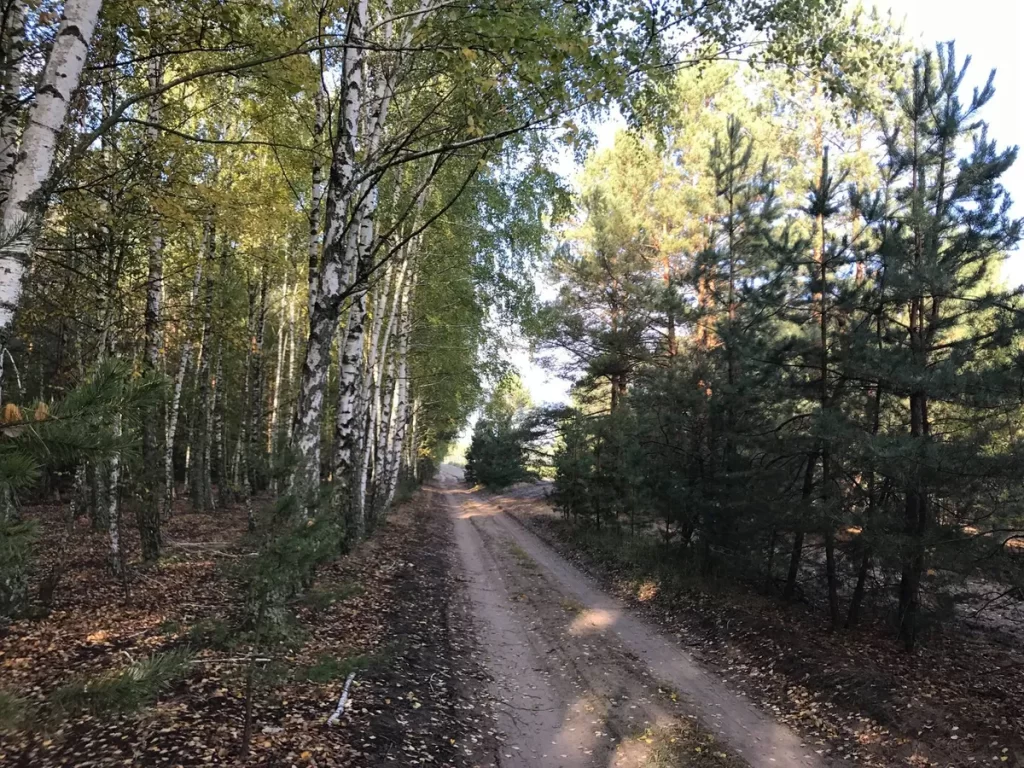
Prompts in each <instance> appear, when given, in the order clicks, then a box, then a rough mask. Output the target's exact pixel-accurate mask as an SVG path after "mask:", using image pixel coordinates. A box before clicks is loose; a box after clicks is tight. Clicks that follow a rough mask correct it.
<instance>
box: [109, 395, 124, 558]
mask: <svg viewBox="0 0 1024 768" xmlns="http://www.w3.org/2000/svg"><path fill="white" fill-rule="evenodd" d="M113 432H114V439H115V440H116V439H120V437H121V414H120V413H117V414H115V415H114V424H113ZM120 485H121V454H120V453H119V452H118V451H114V454H113V455H112V456H111V457H110V463H109V464H108V465H107V525H108V526H109V529H108V530H109V536H110V567H111V568H113V569H114V573H118V574H120V573H121V571H122V569H123V568H124V559H123V557H122V552H121V518H120V515H119V509H118V503H117V502H118V496H119V495H120V494H119V489H120Z"/></svg>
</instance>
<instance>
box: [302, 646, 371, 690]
mask: <svg viewBox="0 0 1024 768" xmlns="http://www.w3.org/2000/svg"><path fill="white" fill-rule="evenodd" d="M390 656H391V654H390V652H389V651H382V652H380V653H361V654H358V655H356V656H347V657H345V658H338V657H336V656H331V655H329V654H325V655H323V656H321V657H320V658H319V659H317V660H316V662H315V663H314V664H311V665H310V666H308V667H304V668H302V669H300V671H299V677H300V678H302V679H305V680H309V681H310V682H312V683H331V682H334V681H335V680H344V679H345V678H347V677H348V676H349V675H350V674H351V673H352V672H361V671H364V670H367V669H372V668H374V667H379V666H380V665H382V664H384V663H385V662H386V661H387V660H388V659H389V658H390Z"/></svg>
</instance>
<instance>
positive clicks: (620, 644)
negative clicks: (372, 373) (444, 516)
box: [435, 473, 824, 768]
mask: <svg viewBox="0 0 1024 768" xmlns="http://www.w3.org/2000/svg"><path fill="white" fill-rule="evenodd" d="M444 478H445V480H444V482H443V483H442V485H441V486H440V487H439V488H437V489H436V491H435V492H436V493H439V494H442V495H443V497H444V500H445V502H446V503H447V505H448V507H449V509H450V510H451V514H452V515H453V517H454V526H455V536H456V542H457V547H458V553H459V558H458V559H459V561H460V563H461V568H462V574H461V578H463V579H464V580H465V582H466V585H467V596H466V599H467V600H468V602H469V603H470V606H469V607H470V610H471V612H472V615H473V617H474V623H475V625H476V630H477V632H478V637H479V642H480V645H481V648H482V652H483V653H482V655H483V656H484V659H485V666H486V667H487V671H488V672H489V674H490V676H491V678H492V683H491V686H492V690H491V694H492V697H493V699H494V701H495V710H496V712H497V715H498V722H499V727H500V728H501V730H502V731H503V732H504V742H503V745H502V748H501V750H500V755H499V764H500V766H502V768H519V767H521V766H543V767H544V768H548V767H550V768H595V767H596V766H601V767H602V768H605V767H607V768H611V766H622V767H623V768H626V767H628V766H638V767H639V766H650V765H665V766H669V765H673V766H674V765H688V764H690V761H689V760H687V761H686V762H679V760H678V755H679V754H686V753H687V752H688V753H689V754H692V755H693V758H694V761H695V762H694V764H697V765H711V764H720V765H736V764H739V763H738V761H737V762H721V763H705V762H703V759H704V757H705V755H706V753H705V752H704V750H709V751H712V752H714V753H716V754H717V752H719V751H721V750H722V747H721V746H719V744H720V745H725V746H726V747H727V751H728V752H730V753H731V754H732V755H735V756H738V757H740V758H742V760H743V761H745V762H746V763H747V764H749V765H750V766H753V768H769V766H772V767H774V768H780V767H783V766H785V767H786V768H788V767H790V766H793V767H794V768H795V767H801V768H812V767H817V766H823V765H824V763H823V762H822V761H821V760H820V758H818V756H817V755H816V754H815V753H814V751H813V750H812V749H811V748H810V747H809V746H806V745H804V744H802V743H801V741H800V739H799V737H798V736H797V735H796V734H795V733H794V732H792V731H791V730H789V729H788V728H786V727H784V726H782V725H779V724H778V723H776V722H774V721H773V720H772V719H771V718H769V717H766V716H765V715H764V714H762V713H760V712H759V711H758V710H756V709H755V708H754V707H753V706H752V705H751V704H750V703H749V702H748V701H747V700H746V699H744V698H742V697H741V696H739V695H737V694H734V693H732V692H731V691H729V690H728V689H727V688H726V687H725V685H724V684H723V682H722V681H721V680H720V679H719V678H718V677H716V676H714V675H713V674H711V673H709V672H707V671H705V670H704V669H702V668H701V667H700V666H699V665H698V664H697V663H696V662H695V661H694V660H693V659H692V658H691V657H690V656H689V654H687V653H686V651H685V650H684V649H682V648H681V647H680V646H679V645H678V643H676V642H675V641H674V640H672V639H670V638H667V637H665V636H663V635H661V634H660V633H659V632H658V631H657V630H656V629H655V628H653V627H651V626H649V625H647V624H646V623H645V622H644V621H642V620H641V619H640V618H638V617H636V616H634V615H632V614H631V612H630V611H629V610H628V609H627V608H625V607H624V606H623V605H622V604H621V603H620V602H619V601H617V600H616V599H614V598H612V597H610V596H608V595H607V594H605V593H604V592H602V591H601V590H599V589H598V588H597V586H596V585H594V583H593V582H592V581H591V580H590V579H589V578H588V577H586V576H585V575H584V574H583V573H581V572H580V571H578V570H577V569H576V568H574V567H573V566H572V565H570V564H569V563H568V562H567V561H566V560H564V559H563V558H562V557H561V556H559V555H558V554H557V553H555V552H554V551H553V550H552V549H551V548H550V547H548V546H547V545H546V544H545V543H544V542H542V541H541V540H540V539H538V538H537V537H536V536H535V535H534V534H533V533H531V532H529V531H527V530H526V529H525V528H523V527H522V526H521V525H520V524H519V523H518V522H516V521H515V520H513V519H512V518H511V517H510V516H509V515H507V514H505V513H504V512H502V511H501V509H500V506H499V503H497V502H495V500H493V499H491V498H487V497H485V496H482V495H480V494H475V493H472V492H470V491H469V490H467V489H466V488H465V487H464V486H462V485H460V484H459V483H458V481H457V480H456V475H455V474H454V473H447V474H445V475H444ZM695 719H696V720H698V721H699V722H700V723H702V724H703V725H704V726H705V727H706V729H707V731H710V732H711V733H713V734H714V735H715V736H716V737H717V740H718V744H710V743H709V742H707V738H708V736H707V734H706V733H702V734H700V735H699V736H697V735H694V730H695V726H696V722H695ZM680 724H683V726H685V729H684V730H685V731H686V732H688V733H689V734H690V736H689V738H690V741H688V742H687V743H686V745H685V746H682V747H680V745H679V744H676V742H675V741H671V739H665V738H664V737H665V734H672V738H673V739H674V738H675V737H676V736H675V735H677V734H680V733H681V732H680V731H679V726H680ZM680 738H681V739H684V740H685V737H683V736H680ZM669 741H671V743H672V744H673V745H675V746H674V748H675V747H680V748H681V749H682V750H683V751H682V752H673V753H672V755H673V756H672V757H670V758H668V760H667V761H666V758H665V754H664V753H661V752H658V750H659V749H660V747H659V746H658V745H659V744H661V743H667V742H669ZM695 745H696V746H695ZM720 757H721V758H723V759H724V758H725V756H724V755H721V756H720ZM698 758H700V759H699V760H698Z"/></svg>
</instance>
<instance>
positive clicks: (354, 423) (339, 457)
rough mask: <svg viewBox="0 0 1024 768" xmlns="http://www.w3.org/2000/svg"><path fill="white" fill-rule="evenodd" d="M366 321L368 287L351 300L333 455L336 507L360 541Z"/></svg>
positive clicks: (362, 526) (349, 533) (348, 532)
mask: <svg viewBox="0 0 1024 768" xmlns="http://www.w3.org/2000/svg"><path fill="white" fill-rule="evenodd" d="M365 325H366V291H360V292H359V293H358V294H357V295H356V296H355V297H353V300H352V308H351V309H350V310H349V319H348V323H347V325H346V328H345V336H344V338H343V339H342V342H343V343H342V352H341V356H340V357H341V360H340V370H339V374H338V408H337V417H336V419H335V426H334V455H333V460H332V462H331V468H332V475H333V477H334V498H335V504H336V508H337V510H338V511H339V512H340V513H342V514H346V510H348V513H347V514H348V518H347V523H346V529H347V530H346V537H348V538H351V539H354V540H356V541H358V540H359V539H361V538H362V536H363V533H364V529H365V520H364V519H363V516H362V514H361V513H360V510H359V509H357V508H355V507H354V505H353V504H352V501H351V493H352V489H353V485H354V484H353V481H354V480H355V479H356V478H355V477H354V475H355V456H356V450H357V448H358V438H359V435H358V432H357V427H358V425H359V424H360V410H361V409H360V408H359V402H358V401H359V399H360V398H359V370H360V364H361V362H362V353H363V329H364V328H365Z"/></svg>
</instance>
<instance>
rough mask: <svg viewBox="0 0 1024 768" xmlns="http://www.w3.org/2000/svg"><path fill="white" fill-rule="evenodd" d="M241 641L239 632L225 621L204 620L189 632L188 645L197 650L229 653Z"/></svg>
mask: <svg viewBox="0 0 1024 768" xmlns="http://www.w3.org/2000/svg"><path fill="white" fill-rule="evenodd" d="M239 640H240V638H239V632H238V630H237V629H236V628H235V627H234V626H233V625H232V624H231V623H229V622H227V621H225V620H224V619H202V620H200V621H197V622H196V623H195V624H193V625H192V626H191V627H189V630H188V643H189V645H191V646H194V647H196V648H211V649H213V650H216V651H229V650H231V649H232V648H234V647H235V646H237V645H238V643H239Z"/></svg>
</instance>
